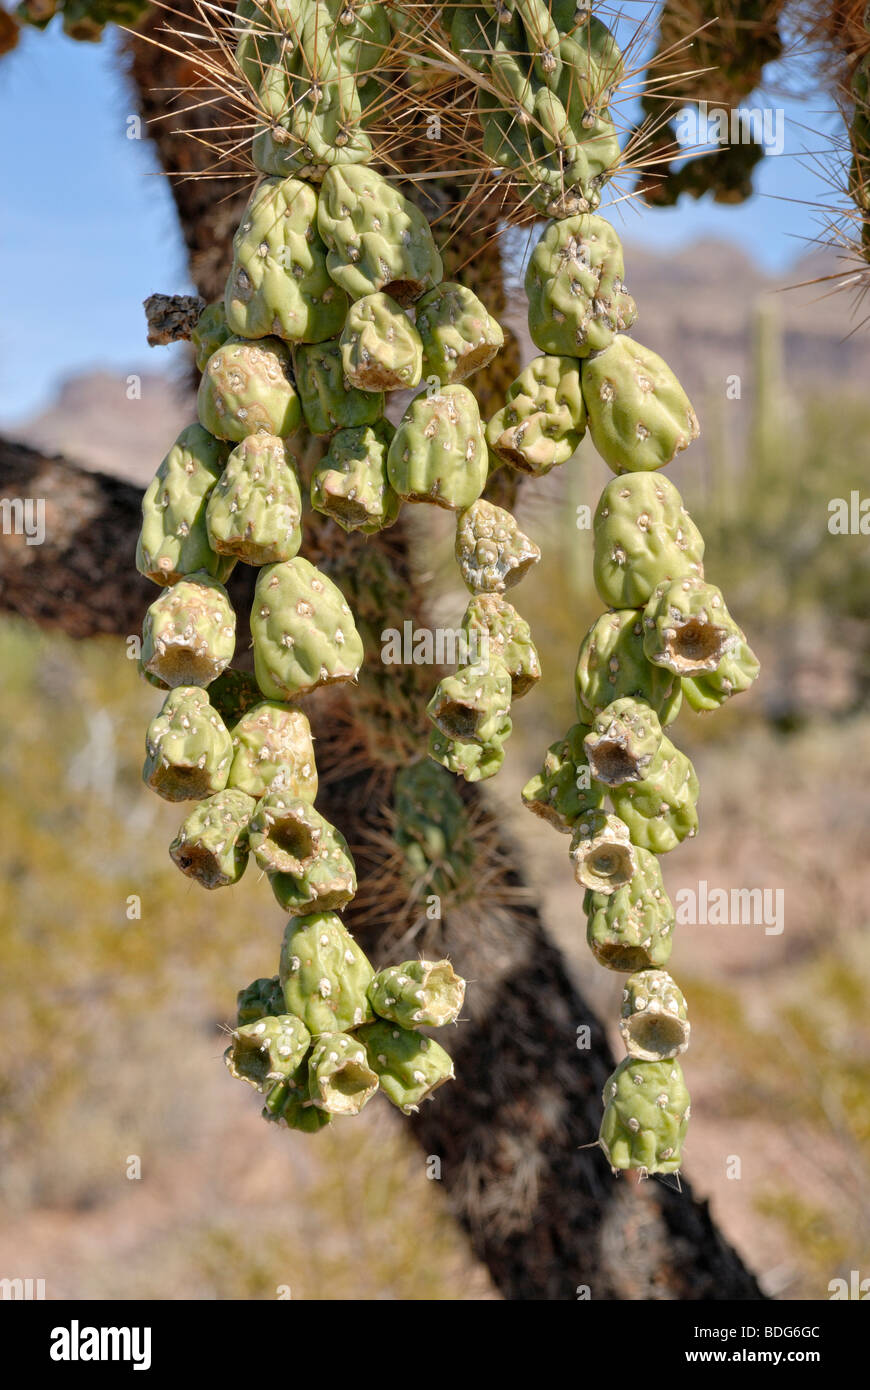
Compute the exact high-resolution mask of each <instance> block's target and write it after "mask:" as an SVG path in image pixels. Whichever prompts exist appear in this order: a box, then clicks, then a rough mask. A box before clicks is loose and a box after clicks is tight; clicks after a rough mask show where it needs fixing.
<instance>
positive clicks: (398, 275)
mask: <svg viewBox="0 0 870 1390" xmlns="http://www.w3.org/2000/svg"><path fill="white" fill-rule="evenodd" d="M317 225H318V227H319V229H320V235H321V237H322V238H323V240H324V241H325V242H326V245H327V247H328V250H329V254H328V256H327V258H326V265H327V269H328V270H329V273H330V275H331V276H332V278H333V280H334V281H335V282H336V284H337V285H340V286H341V288H342V289H343V290H346V291H347V293H348V294H349V295H350V297H351V299H361V298H362V296H363V295H364V294H376V293H377V292H378V291H379V290H383V291H384V293H385V294H388V295H389V296H390V297H391V298H392V299H395V300H396V302H397V303H398V304H401V305H403V306H404V305H407V304H411V303H413V301H414V300H415V299H419V298H420V296H421V295H422V294H425V292H426V291H427V290H428V289H431V288H432V286H433V285H437V284H438V283H439V282H440V280H441V278H442V273H443V270H442V265H441V257H440V256H439V255H438V252H437V250H436V248H435V242H434V241H433V239H432V232H431V230H430V227H429V223H428V221H427V220H426V217H425V216H424V214H423V213H422V212H421V211H420V209H419V208H417V207H415V205H414V204H413V203H411V202H409V201H408V199H407V198H405V197H403V195H402V194H401V193H400V192H399V190H398V189H397V188H396V187H395V185H394V184H392V183H390V181H389V180H388V179H385V178H384V177H383V176H382V175H381V174H378V173H376V172H375V170H374V169H371V168H369V167H366V166H365V165H350V166H347V167H340V168H334V169H330V170H329V171H328V172H327V173H326V174H325V176H324V179H323V185H322V188H321V191H320V201H319V203H318V208H317Z"/></svg>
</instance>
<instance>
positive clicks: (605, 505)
mask: <svg viewBox="0 0 870 1390" xmlns="http://www.w3.org/2000/svg"><path fill="white" fill-rule="evenodd" d="M592 526H593V535H594V538H595V550H594V554H593V561H592V566H593V574H594V578H595V587H596V589H597V590H598V593H599V594H600V596H601V598H602V600H603V601H604V603H606V604H608V605H609V606H610V607H611V608H642V607H643V606H644V605H645V604H647V603H648V602H649V600H650V598H651V596H652V595H653V593H654V592H655V591H656V589H657V588H658V587H659V585H661V584H664V583H667V582H668V581H671V580H678V579H683V578H703V575H704V540H703V537H702V535H701V533H700V531H699V530H698V528H697V526H696V525H695V523H694V522H693V521H692V518H691V517H690V516H689V513H688V512H687V511H686V509H685V507H684V506H683V499H682V497H681V496H680V494H679V492H678V491H677V489H676V488H675V487H674V485H673V483H672V482H671V481H670V479H669V478H666V477H664V476H663V475H661V474H658V473H643V472H642V473H623V474H621V475H620V476H619V477H618V478H614V479H613V480H612V481H611V482H609V483H608V484H607V487H606V488H605V489H604V491H603V492H602V494H601V498H600V500H599V502H598V506H597V507H596V509H595V517H594V520H593V523H592Z"/></svg>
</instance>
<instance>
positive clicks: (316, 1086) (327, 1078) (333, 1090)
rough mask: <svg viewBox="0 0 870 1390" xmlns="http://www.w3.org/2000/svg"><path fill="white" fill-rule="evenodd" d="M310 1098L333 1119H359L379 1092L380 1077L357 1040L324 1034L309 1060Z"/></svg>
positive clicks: (339, 1035)
mask: <svg viewBox="0 0 870 1390" xmlns="http://www.w3.org/2000/svg"><path fill="white" fill-rule="evenodd" d="M308 1075H309V1087H310V1089H309V1094H310V1096H311V1099H312V1101H313V1102H314V1104H315V1105H316V1106H319V1108H320V1109H321V1110H326V1111H327V1112H328V1114H330V1115H358V1114H359V1112H360V1111H361V1110H362V1108H363V1106H364V1105H365V1103H366V1101H368V1100H371V1098H372V1096H373V1095H374V1093H375V1091H376V1090H377V1089H378V1077H377V1073H376V1072H374V1071H372V1069H371V1067H370V1066H369V1063H368V1057H367V1055H366V1050H365V1048H364V1047H363V1045H362V1043H361V1042H360V1041H359V1039H358V1038H355V1037H351V1036H350V1035H349V1034H348V1033H321V1035H320V1037H319V1038H318V1039H317V1041H316V1043H315V1044H314V1047H313V1048H312V1049H311V1056H310V1057H309V1059H308Z"/></svg>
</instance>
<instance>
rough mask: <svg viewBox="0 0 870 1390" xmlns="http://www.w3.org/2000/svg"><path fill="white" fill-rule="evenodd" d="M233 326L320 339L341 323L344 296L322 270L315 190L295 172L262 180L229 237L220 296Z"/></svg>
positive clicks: (246, 333) (292, 338)
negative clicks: (229, 256)
mask: <svg viewBox="0 0 870 1390" xmlns="http://www.w3.org/2000/svg"><path fill="white" fill-rule="evenodd" d="M224 309H225V314H226V321H227V325H228V327H229V329H230V332H231V333H234V334H237V335H238V336H239V337H242V338H266V337H270V336H274V337H277V338H283V339H285V340H286V341H287V342H291V343H319V342H322V341H323V339H324V338H332V337H334V336H335V334H336V333H338V332H339V331H340V330H341V325H342V323H343V322H344V316H345V313H346V311H347V296H346V295H345V294H344V293H343V291H342V290H340V289H339V288H338V286H337V285H336V284H335V283H334V282H333V280H332V279H331V277H330V276H329V274H328V272H327V269H326V247H325V246H324V244H323V242H322V241H321V239H320V235H319V233H318V231H317V194H316V193H315V192H314V189H313V188H311V187H310V186H309V185H308V184H306V183H303V182H302V181H301V180H300V179H277V178H267V179H263V181H262V182H261V183H259V184H258V185H257V187H256V188H255V190H254V192H253V193H252V195H251V199H250V202H249V203H248V206H247V208H246V209H245V211H244V214H243V216H242V220H241V222H240V224H239V228H238V231H237V232H236V235H235V237H234V238H233V264H232V268H231V270H230V274H229V279H228V280H227V290H226V299H225V303H224Z"/></svg>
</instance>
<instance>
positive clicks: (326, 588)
mask: <svg viewBox="0 0 870 1390" xmlns="http://www.w3.org/2000/svg"><path fill="white" fill-rule="evenodd" d="M251 633H252V636H253V639H254V670H255V672H256V676H257V684H258V685H259V687H260V689H261V690H262V692H263V694H264V695H267V696H269V697H270V698H271V699H274V700H288V699H291V698H292V697H293V696H294V695H299V694H302V693H305V692H307V691H309V690H315V689H316V688H317V687H318V686H321V685H331V684H333V683H335V682H336V681H351V680H354V679H355V678H356V675H357V673H358V671H359V668H360V666H361V665H362V662H363V655H364V653H363V644H362V641H361V639H360V636H359V633H358V632H357V630H356V627H355V626H354V621H353V614H352V613H351V611H350V609H349V607H348V606H347V603H346V602H345V600H344V595H343V594H342V592H341V590H340V589H339V588H338V587H337V586H336V585H335V584H333V582H332V580H331V579H329V578H328V577H327V575H325V574H322V573H321V572H320V571H319V570H317V569H315V568H314V566H313V565H312V564H310V563H309V562H308V560H304V559H303V558H302V557H301V556H300V555H297V556H296V558H295V559H293V560H288V561H286V562H285V563H284V564H280V565H267V566H266V568H265V569H262V570H260V573H259V576H258V579H257V587H256V591H255V594H254V606H253V608H252V610H251Z"/></svg>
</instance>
